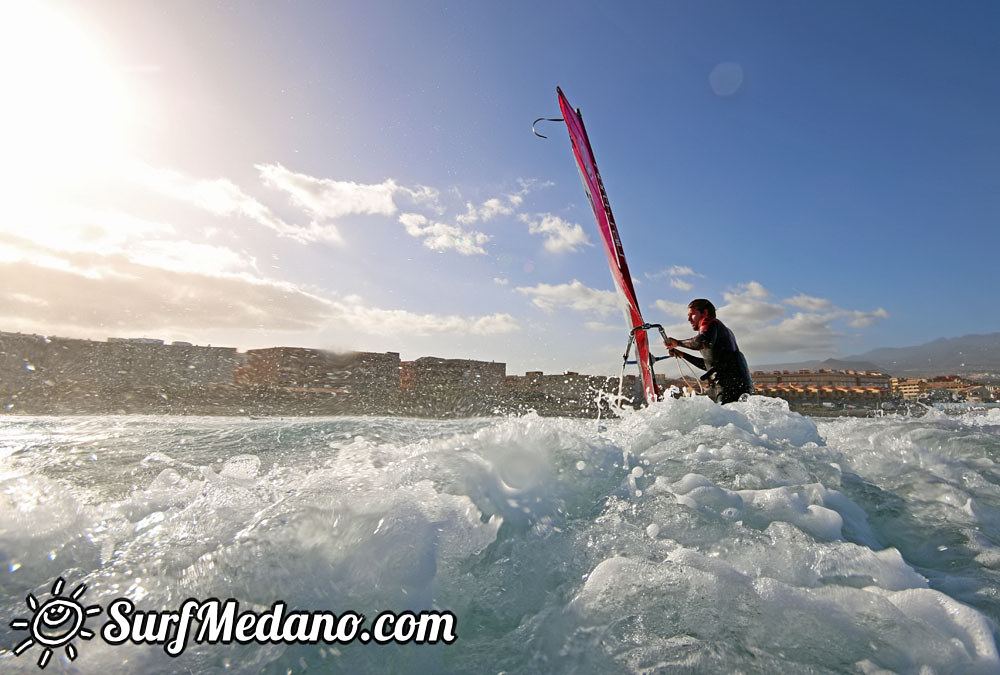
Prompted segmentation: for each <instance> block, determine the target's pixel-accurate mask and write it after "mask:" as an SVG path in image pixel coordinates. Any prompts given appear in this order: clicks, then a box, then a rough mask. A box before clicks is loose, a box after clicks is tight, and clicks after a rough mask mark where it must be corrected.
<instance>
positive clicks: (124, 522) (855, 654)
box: [0, 397, 1000, 673]
mask: <svg viewBox="0 0 1000 675" xmlns="http://www.w3.org/2000/svg"><path fill="white" fill-rule="evenodd" d="M0 444H2V445H0V611H2V613H3V617H2V618H3V622H2V625H0V669H2V670H3V671H4V672H40V671H39V669H38V666H37V662H38V659H39V657H40V655H41V653H42V652H43V651H44V649H45V646H44V645H43V644H41V643H40V642H37V641H36V643H35V644H33V645H31V646H30V647H28V648H27V649H25V651H23V652H21V653H20V655H15V654H14V653H13V651H12V650H13V649H14V647H15V646H16V645H19V644H21V643H22V641H23V640H24V639H25V638H26V637H28V635H29V631H28V630H26V629H15V628H12V627H11V626H10V622H11V621H12V620H14V619H17V618H21V617H25V618H29V619H30V618H32V616H33V610H32V609H31V608H30V606H29V605H28V600H27V596H28V594H31V595H32V596H33V597H34V598H35V599H36V600H37V601H38V602H39V603H44V602H45V601H46V600H47V599H50V598H53V597H56V596H57V595H60V594H61V595H62V596H69V595H70V592H71V591H73V590H74V589H76V588H78V587H79V585H80V584H86V589H85V591H84V592H83V594H82V595H81V596H80V600H81V604H82V605H86V606H100V607H102V608H104V610H105V611H104V612H102V613H101V614H100V615H99V616H93V617H88V618H87V620H86V626H87V628H89V629H91V630H93V631H94V633H95V636H94V637H93V638H92V639H89V640H87V639H84V638H83V637H82V636H79V638H78V639H76V640H73V641H72V643H71V644H72V645H73V647H74V648H75V650H76V653H77V654H78V656H77V658H76V659H75V660H73V661H70V660H69V659H68V657H67V655H66V653H65V647H64V646H62V645H60V646H58V647H55V648H53V649H52V650H51V651H52V656H51V662H50V663H48V665H47V667H46V670H45V672H83V673H91V672H101V673H114V672H194V673H214V672H237V673H256V672H272V673H286V672H302V671H306V670H309V671H314V672H344V673H385V672H397V673H431V672H435V673H500V672H507V673H524V672H529V673H657V672H726V673H728V672H736V671H742V672H760V673H804V672H814V673H827V672H829V673H834V672H864V673H878V672H901V673H910V672H935V673H945V672H982V673H992V672H1000V658H998V654H997V643H996V636H997V628H996V626H997V622H998V621H1000V597H998V590H997V589H998V588H1000V465H998V464H997V461H998V459H1000V411H990V412H989V414H988V415H978V416H975V415H965V416H956V417H949V416H945V415H943V414H941V413H938V412H934V411H932V412H930V413H928V415H926V416H924V417H921V418H911V417H886V418H882V419H846V418H845V419H830V420H816V419H812V418H807V417H802V416H800V415H798V414H795V413H791V412H789V411H788V410H787V408H786V407H785V405H784V404H783V403H782V402H781V401H779V400H777V399H765V398H760V397H755V398H753V399H751V400H750V401H749V402H746V403H739V404H733V405H731V406H726V407H725V408H722V407H719V406H716V405H715V404H712V403H711V402H710V401H708V400H705V399H679V400H669V401H666V402H664V403H663V404H660V405H657V406H655V407H654V408H652V409H648V410H642V411H639V412H636V413H635V414H632V415H630V416H629V417H627V418H625V419H620V420H601V421H599V422H595V421H593V420H570V419H560V418H539V417H536V416H525V417H515V418H489V419H472V420H449V421H428V420H415V419H399V418H395V419H389V418H321V419H315V418H310V419H304V418H298V419H245V418H239V419H236V418H181V417H125V416H120V417H58V418H30V417H3V418H0ZM60 577H61V578H63V579H64V580H65V590H61V589H59V590H60V593H54V592H53V584H54V582H55V581H56V579H58V578H60ZM122 597H124V598H128V599H130V600H131V601H132V602H133V603H134V604H135V607H136V608H137V609H139V610H141V611H144V612H151V611H161V610H162V611H177V610H178V609H179V608H180V606H181V604H182V603H183V602H184V601H185V600H186V599H189V598H193V599H198V600H207V599H209V598H218V599H220V600H225V599H229V598H232V599H235V600H237V601H238V602H239V604H240V607H241V608H242V609H249V610H253V611H255V612H258V613H260V612H264V611H265V610H267V609H268V608H270V607H271V606H272V605H273V604H274V603H275V602H277V601H283V602H285V603H287V605H288V607H289V608H295V609H298V610H310V611H327V612H334V613H336V614H338V615H339V614H342V613H344V612H347V611H354V612H358V613H360V614H364V615H365V616H366V617H367V618H368V620H369V621H371V620H372V619H374V617H376V616H377V615H378V614H379V613H380V612H383V611H386V610H391V611H393V612H397V613H398V612H403V611H407V610H410V611H413V612H415V613H419V612H421V611H450V612H452V613H453V614H454V617H455V629H456V630H455V632H456V634H457V639H456V640H455V641H454V642H452V643H451V644H444V643H443V642H438V643H437V644H405V645H404V644H396V643H390V644H385V645H379V644H375V643H369V644H362V643H360V642H358V641H355V642H353V643H350V644H284V643H277V644H269V643H266V644H261V643H256V642H252V643H250V644H245V645H240V644H229V645H224V644H196V643H193V642H192V643H191V644H189V645H188V647H187V649H186V650H185V651H184V652H183V653H182V654H181V655H180V656H178V657H176V658H175V657H171V656H168V655H167V654H166V652H165V650H164V649H163V647H162V646H161V645H156V644H132V643H126V644H123V645H113V644H109V643H108V642H107V641H105V640H104V639H102V634H101V633H100V629H101V627H102V625H103V624H104V623H105V622H107V621H108V615H107V608H108V607H109V606H110V604H111V602H112V601H113V600H115V599H117V598H122Z"/></svg>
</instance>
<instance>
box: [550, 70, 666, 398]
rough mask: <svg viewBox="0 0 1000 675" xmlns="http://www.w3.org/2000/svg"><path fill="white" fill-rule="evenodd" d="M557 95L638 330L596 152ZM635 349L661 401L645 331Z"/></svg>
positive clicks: (647, 389) (652, 394)
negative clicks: (595, 156) (595, 157)
mask: <svg viewBox="0 0 1000 675" xmlns="http://www.w3.org/2000/svg"><path fill="white" fill-rule="evenodd" d="M556 93H557V94H558V95H559V107H560V109H562V115H563V120H565V122H566V127H567V129H569V138H570V141H571V142H572V143H573V155H574V156H575V157H576V165H577V168H579V169H580V178H581V179H582V180H583V188H584V189H585V190H586V191H587V197H588V198H590V205H591V207H592V208H593V209H594V217H595V218H596V219H597V227H598V229H599V230H600V231H601V240H602V241H603V242H604V253H605V254H606V255H607V257H608V266H609V267H610V268H611V276H612V278H613V279H614V280H615V285H616V286H617V287H618V290H619V291H621V294H622V297H624V298H625V302H626V304H627V307H628V318H629V321H631V325H630V326H629V328H630V329H631V330H635V329H636V328H638V327H639V326H642V325H644V324H645V322H644V321H643V320H642V313H641V312H640V311H639V302H638V300H636V297H635V288H634V287H633V286H632V276H631V275H630V274H629V271H628V263H627V262H625V251H623V250H622V242H621V239H620V238H619V237H618V227H617V226H616V225H615V217H614V215H612V213H611V205H610V204H609V203H608V195H607V194H606V193H605V192H604V183H603V181H601V174H600V173H599V172H598V171H597V162H596V161H595V160H594V151H593V149H591V147H590V140H589V139H588V138H587V129H586V128H585V127H584V126H583V118H582V117H581V116H580V111H579V110H574V109H573V107H572V106H571V105H570V104H569V101H567V100H566V96H565V95H564V94H563V93H562V89H559V88H556ZM635 346H636V352H637V354H638V358H637V361H638V362H639V371H640V372H641V373H642V389H643V392H644V393H645V396H646V402H647V403H650V402H652V401H656V400H659V398H660V391H659V389H658V388H657V386H656V382H655V381H654V379H653V369H652V366H651V365H650V360H649V341H648V339H647V337H646V331H645V330H636V331H635Z"/></svg>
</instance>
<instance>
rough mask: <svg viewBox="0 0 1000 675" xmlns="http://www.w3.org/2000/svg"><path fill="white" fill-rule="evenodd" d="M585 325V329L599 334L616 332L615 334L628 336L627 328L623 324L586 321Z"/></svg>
mask: <svg viewBox="0 0 1000 675" xmlns="http://www.w3.org/2000/svg"><path fill="white" fill-rule="evenodd" d="M583 325H584V327H585V328H586V329H587V330H592V331H598V332H602V333H603V332H615V333H621V332H625V335H626V336H627V335H628V332H627V328H626V327H625V326H624V325H622V324H610V323H602V322H600V321H586V322H584V324H583Z"/></svg>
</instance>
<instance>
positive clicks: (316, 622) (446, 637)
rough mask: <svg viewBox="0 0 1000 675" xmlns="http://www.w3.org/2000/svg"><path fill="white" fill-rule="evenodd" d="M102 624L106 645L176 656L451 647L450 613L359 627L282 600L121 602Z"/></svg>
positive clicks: (352, 616) (349, 619) (402, 616)
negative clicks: (139, 606) (243, 604)
mask: <svg viewBox="0 0 1000 675" xmlns="http://www.w3.org/2000/svg"><path fill="white" fill-rule="evenodd" d="M107 612H108V622H107V623H105V624H104V626H103V627H102V628H101V637H102V638H103V639H104V641H105V642H107V643H108V644H112V645H120V644H124V643H126V642H131V643H133V644H137V645H141V644H150V645H162V646H163V649H164V651H166V653H167V654H169V655H170V656H180V655H181V654H182V653H184V650H185V649H186V648H187V646H188V644H189V642H192V641H193V642H194V643H196V644H232V643H234V642H235V643H238V644H250V643H254V642H256V643H261V644H278V643H284V644H320V643H325V644H348V643H350V642H354V641H358V642H360V643H362V644H368V643H370V642H374V643H375V644H380V645H381V644H388V643H390V642H395V643H398V644H437V643H439V642H443V643H444V644H451V643H452V642H454V641H455V640H456V638H457V636H456V634H455V615H454V614H453V613H451V612H448V611H444V612H420V613H419V614H416V613H414V612H400V613H395V612H382V613H381V614H379V615H378V616H377V617H376V618H375V620H374V621H373V622H372V624H371V628H366V627H365V616H364V615H363V614H359V613H357V612H352V611H347V612H344V613H342V614H340V615H337V614H335V613H333V612H329V611H312V612H304V611H295V610H289V609H287V607H286V604H285V603H284V602H282V601H280V600H279V601H278V602H275V603H274V604H273V605H271V608H270V609H269V610H266V611H264V612H254V611H252V610H246V611H243V612H240V610H239V602H237V601H236V600H233V599H229V600H226V601H220V600H218V599H216V598H210V599H208V600H195V599H193V598H192V599H188V600H185V601H184V603H183V604H181V607H180V609H179V610H177V611H150V612H143V611H137V610H136V609H135V605H134V604H133V603H132V602H131V601H130V600H128V599H127V598H119V599H117V600H115V601H114V602H112V603H111V604H110V605H109V606H108V610H107Z"/></svg>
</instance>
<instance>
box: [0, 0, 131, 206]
mask: <svg viewBox="0 0 1000 675" xmlns="http://www.w3.org/2000/svg"><path fill="white" fill-rule="evenodd" d="M62 7H65V5H63V6H62ZM0 83H2V84H3V90H4V102H3V105H2V106H0V149H2V150H0V181H2V184H3V185H4V186H5V187H6V188H7V189H10V190H11V191H12V193H13V194H14V195H16V196H18V197H20V198H22V199H23V198H29V197H31V196H33V195H34V196H37V192H38V191H39V190H43V189H44V190H45V191H46V193H48V194H51V192H50V191H51V189H52V188H54V187H58V186H60V185H62V186H67V187H73V186H74V185H76V184H79V183H80V182H81V181H84V180H85V179H86V178H87V177H89V176H92V175H93V174H95V173H100V172H101V171H103V170H105V169H107V168H108V167H110V166H112V165H113V164H114V163H116V161H117V160H119V159H120V158H122V157H123V155H124V151H125V145H126V137H127V131H128V126H129V122H130V117H131V111H130V106H131V101H130V98H129V96H128V92H127V91H126V87H125V83H124V81H123V80H122V77H121V72H120V70H119V69H117V68H116V67H115V66H114V64H113V63H112V62H111V61H110V60H109V58H108V56H107V53H106V49H105V48H104V45H102V44H101V43H100V42H99V41H98V40H97V39H96V35H94V34H90V33H88V31H87V30H86V26H85V25H84V24H83V23H82V22H80V21H79V20H75V19H74V17H73V16H72V15H70V14H67V13H65V12H62V11H59V9H58V6H52V5H49V3H46V2H34V1H32V2H24V1H10V2H7V1H6V0H3V1H0Z"/></svg>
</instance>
